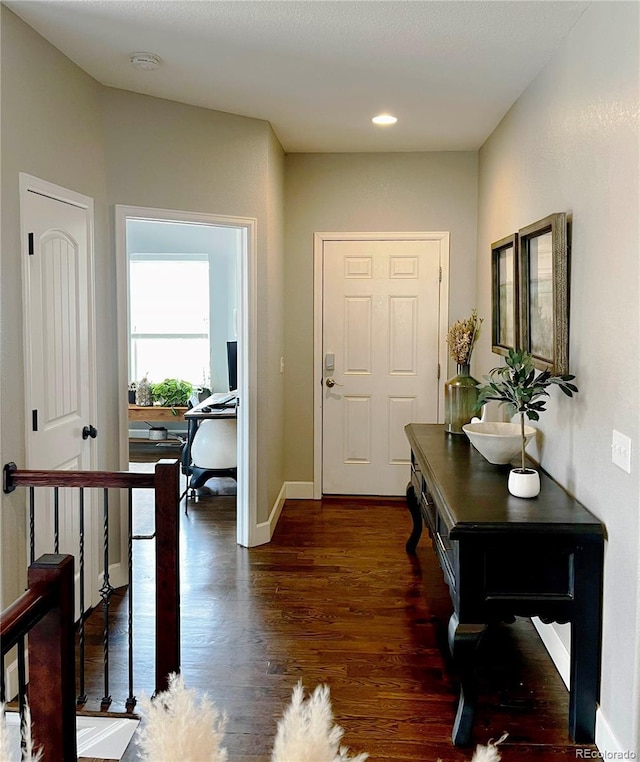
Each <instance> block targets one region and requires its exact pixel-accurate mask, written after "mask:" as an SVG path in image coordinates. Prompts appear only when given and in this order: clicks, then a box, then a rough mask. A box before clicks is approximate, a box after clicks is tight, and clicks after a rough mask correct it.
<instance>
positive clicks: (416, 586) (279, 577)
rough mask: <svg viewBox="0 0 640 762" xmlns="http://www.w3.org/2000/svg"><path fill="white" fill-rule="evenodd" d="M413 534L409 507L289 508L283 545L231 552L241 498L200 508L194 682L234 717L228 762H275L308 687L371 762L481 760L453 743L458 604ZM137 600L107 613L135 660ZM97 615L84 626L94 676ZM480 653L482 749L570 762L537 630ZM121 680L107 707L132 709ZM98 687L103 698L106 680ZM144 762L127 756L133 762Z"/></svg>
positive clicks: (146, 512)
mask: <svg viewBox="0 0 640 762" xmlns="http://www.w3.org/2000/svg"><path fill="white" fill-rule="evenodd" d="M135 513H136V515H135V521H136V531H138V532H143V531H146V530H148V529H149V526H150V521H151V518H150V505H149V504H148V503H147V502H146V500H142V501H139V502H138V504H136V507H135ZM410 526H411V522H410V519H409V515H408V512H407V510H406V508H405V506H404V502H403V501H400V500H375V501H361V500H351V499H348V498H346V499H325V500H323V501H321V502H320V501H317V502H316V501H303V500H289V501H287V503H286V505H285V508H284V510H283V512H282V515H281V517H280V520H279V523H278V527H277V529H276V532H275V535H274V537H273V539H272V542H271V543H270V544H268V545H265V546H262V547H258V548H253V549H251V550H248V549H245V548H241V547H239V546H237V545H236V543H235V498H234V497H220V496H212V497H208V498H202V499H198V500H197V501H196V502H193V501H189V513H188V515H187V516H185V515H184V514H183V515H182V525H181V531H182V543H181V553H182V565H181V575H182V667H183V674H184V678H185V682H186V684H187V685H188V686H189V687H194V688H197V689H198V690H199V691H203V692H204V691H206V692H207V693H208V694H209V696H210V698H211V699H212V700H213V701H214V702H215V703H216V705H217V706H218V707H219V708H220V709H223V710H224V711H226V713H227V715H228V725H227V733H226V745H227V748H228V750H229V759H230V762H232V761H234V760H235V761H237V762H267V761H268V759H269V755H270V750H271V746H272V741H273V737H274V734H275V730H276V724H277V720H278V718H279V717H280V715H281V713H282V710H283V708H284V707H285V705H286V704H287V703H288V701H289V698H290V694H291V691H292V689H293V687H294V685H295V684H296V682H297V681H298V680H302V681H303V683H304V685H305V686H306V688H307V689H309V690H312V689H313V688H314V687H315V686H316V685H317V684H318V683H328V685H329V686H330V688H331V698H332V703H333V709H334V714H335V718H336V721H337V722H338V723H339V724H340V725H341V726H342V727H343V728H345V731H346V732H345V736H344V743H345V744H346V745H348V746H349V747H350V748H351V749H352V750H353V751H354V752H355V751H367V752H369V754H370V759H371V760H394V761H395V762H404V761H405V760H406V761H409V760H414V761H416V760H419V761H423V762H427V761H430V760H433V761H434V762H435V760H437V759H438V758H440V759H442V760H443V762H454V761H460V760H468V759H470V758H471V755H472V751H473V750H472V749H465V750H460V749H456V748H455V747H453V746H452V744H451V741H450V733H451V726H452V723H453V719H454V714H455V708H456V699H457V684H456V679H455V675H454V674H453V672H452V669H451V665H450V663H449V661H448V659H447V657H446V625H447V620H448V617H449V614H450V612H451V605H450V602H449V598H448V591H447V588H446V587H445V585H444V582H443V581H442V575H441V572H440V570H439V567H438V566H437V562H436V559H435V556H434V554H433V552H432V551H431V549H430V547H429V544H428V539H427V538H426V537H425V538H423V540H422V542H421V546H422V547H420V548H419V553H418V556H417V558H415V559H412V558H411V557H409V556H407V554H406V553H405V551H404V544H405V541H406V539H407V537H408V534H409V531H410ZM152 550H153V549H152V543H150V542H142V541H141V542H139V543H137V544H136V548H135V559H134V566H135V568H136V575H135V576H136V581H135V584H134V590H133V595H134V605H135V612H136V613H135V651H136V672H135V674H136V693H137V694H138V695H140V693H141V692H142V691H144V692H146V693H147V694H149V693H150V692H151V691H152V688H153V685H152V674H153V667H152V648H153V640H152V624H153V619H152V617H153V584H152V579H151V577H150V568H151V558H152ZM127 595H128V593H127V592H126V591H122V592H119V593H118V594H117V596H116V597H115V601H114V605H113V606H112V612H111V614H112V621H113V635H112V646H113V647H114V648H115V647H118V648H120V647H122V648H123V649H125V648H126V599H127ZM100 616H101V615H100V613H99V612H96V613H94V614H93V615H92V617H91V619H90V621H89V627H88V642H89V646H88V648H89V651H90V653H91V656H90V662H91V663H92V664H94V665H96V666H101V659H102V657H101V652H100V650H99V645H100V635H99V627H100ZM479 650H480V653H479V658H478V678H479V682H480V699H479V706H478V711H477V716H476V722H475V729H474V743H486V742H487V741H488V740H489V739H491V738H493V739H497V738H498V737H500V736H501V735H502V734H503V733H504V732H508V733H509V737H508V740H507V741H506V742H505V743H504V744H503V745H502V747H501V749H502V758H503V760H504V762H510V761H511V760H513V761H515V760H532V762H533V761H544V760H549V761H551V760H561V759H567V760H568V759H575V758H576V748H577V747H575V746H574V745H573V744H572V743H571V742H570V740H569V737H568V732H567V711H568V694H567V691H566V689H565V687H564V685H563V683H562V681H561V679H560V677H559V676H558V674H557V673H556V671H555V669H554V667H553V665H552V663H551V660H550V658H549V656H548V655H547V653H546V651H545V649H544V647H543V646H542V644H541V642H540V640H539V638H538V636H537V634H536V632H535V630H534V628H533V626H532V625H531V623H530V622H529V621H528V620H518V621H517V622H516V623H515V624H514V625H509V626H507V625H505V626H499V627H496V628H494V629H493V630H491V631H490V632H489V634H488V635H487V636H486V637H485V639H484V640H483V642H482V644H481V646H480V649H479ZM123 653H124V651H123ZM96 672H97V670H96ZM110 680H111V685H110V692H111V694H112V696H113V700H114V701H113V706H112V708H113V709H114V710H122V709H123V704H124V699H125V697H126V695H127V687H126V662H125V660H124V658H120V657H117V658H115V657H114V658H112V663H111V674H110ZM87 688H88V692H89V695H90V696H91V697H93V698H94V699H99V697H100V696H102V686H101V684H100V682H99V680H98V679H97V677H96V675H94V674H91V675H90V676H89V678H88V682H87ZM96 703H97V702H96ZM88 707H89V708H93V707H92V706H91V702H90V703H89V705H88ZM135 758H136V756H135V751H134V750H133V749H130V750H129V751H128V752H127V755H126V756H125V760H134V759H135ZM158 762H174V760H158ZM175 762H178V760H175ZM292 762H295V760H292Z"/></svg>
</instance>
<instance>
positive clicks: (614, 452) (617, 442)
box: [611, 429, 631, 474]
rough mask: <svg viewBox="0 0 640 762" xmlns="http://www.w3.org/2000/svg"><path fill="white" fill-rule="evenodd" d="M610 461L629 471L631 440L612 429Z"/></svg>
mask: <svg viewBox="0 0 640 762" xmlns="http://www.w3.org/2000/svg"><path fill="white" fill-rule="evenodd" d="M611 461H612V462H613V463H614V464H615V465H616V466H618V468H621V469H622V470H623V471H626V472H627V473H628V474H630V473H631V440H630V439H629V437H627V436H625V435H624V434H621V433H620V432H619V431H616V430H615V429H614V430H613V439H612V442H611Z"/></svg>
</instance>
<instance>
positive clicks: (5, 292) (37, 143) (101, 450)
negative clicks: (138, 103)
mask: <svg viewBox="0 0 640 762" xmlns="http://www.w3.org/2000/svg"><path fill="white" fill-rule="evenodd" d="M0 13H1V14H2V47H1V50H2V81H1V87H2V90H1V92H2V123H1V140H2V143H1V150H2V261H1V274H0V289H1V302H2V337H1V338H2V343H1V347H2V357H1V360H0V390H1V392H0V394H1V398H0V399H1V409H0V415H1V416H2V447H1V450H2V457H3V462H4V461H8V460H14V461H15V462H16V463H18V464H21V465H22V466H23V467H24V462H25V460H24V459H25V438H24V431H25V422H24V395H23V386H24V367H23V356H22V353H23V342H22V338H23V337H22V289H21V283H22V271H21V258H20V247H21V241H20V225H19V221H20V209H19V196H18V173H19V172H27V173H29V174H32V175H36V176H37V177H40V178H43V179H45V180H48V181H50V182H53V183H56V184H58V185H62V186H64V187H67V188H70V189H72V190H74V191H77V192H79V193H84V194H85V195H87V196H91V197H92V198H93V199H94V201H95V223H96V224H95V232H96V235H95V243H96V245H95V256H96V279H97V281H98V283H101V284H104V283H110V280H111V269H112V262H111V260H110V254H109V248H108V246H107V223H106V206H105V170H104V154H103V141H102V124H101V121H100V103H99V91H100V86H99V85H98V84H97V83H96V82H95V81H94V80H93V79H91V78H90V77H88V76H87V75H86V74H84V72H82V71H81V70H80V69H78V68H77V67H76V66H75V65H74V64H73V63H71V61H69V60H68V59H67V58H65V57H64V56H63V55H61V54H60V52H59V51H58V50H56V49H55V48H54V47H52V46H51V45H50V44H49V43H48V42H46V41H45V40H44V39H43V38H42V37H40V36H39V35H38V34H36V33H35V32H34V31H33V30H32V29H31V28H30V27H29V26H27V25H26V24H24V23H23V22H22V21H21V20H20V19H18V18H17V16H15V15H14V14H13V13H11V12H10V11H8V10H7V8H6V7H4V6H2V7H1V8H0ZM114 298H115V297H114V294H113V293H112V292H111V290H110V289H109V288H98V289H96V302H97V304H96V308H97V312H98V315H105V314H114ZM97 342H98V377H99V387H98V390H99V396H98V422H97V426H98V430H99V431H100V437H99V439H98V461H99V466H100V467H101V468H105V467H109V466H115V465H117V456H116V451H115V446H116V431H115V426H114V423H113V421H115V420H116V418H115V416H114V414H113V413H114V411H115V402H114V401H113V400H114V395H113V394H112V393H109V390H111V389H113V388H115V383H116V374H115V365H114V363H113V354H112V348H113V347H114V344H115V327H114V326H113V325H112V323H111V321H104V320H100V321H98V336H97ZM1 499H2V505H1V510H0V521H1V522H2V524H1V536H2V601H3V603H5V604H6V603H7V602H9V601H11V600H13V598H15V596H16V595H17V594H18V593H20V592H22V589H23V586H24V581H25V578H26V555H25V549H26V538H25V514H24V493H23V492H21V491H20V490H18V491H16V492H15V493H14V494H12V495H9V496H5V495H2V498H1Z"/></svg>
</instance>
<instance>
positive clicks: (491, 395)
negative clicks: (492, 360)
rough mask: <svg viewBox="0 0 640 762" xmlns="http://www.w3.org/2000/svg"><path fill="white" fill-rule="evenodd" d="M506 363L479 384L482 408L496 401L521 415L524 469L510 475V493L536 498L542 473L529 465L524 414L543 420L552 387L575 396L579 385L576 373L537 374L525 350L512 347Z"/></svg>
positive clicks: (513, 412)
mask: <svg viewBox="0 0 640 762" xmlns="http://www.w3.org/2000/svg"><path fill="white" fill-rule="evenodd" d="M505 363H506V364H505V365H501V366H500V367H498V368H493V369H492V370H491V371H489V376H485V378H486V381H487V383H485V384H481V385H479V386H478V407H481V406H482V405H484V404H485V403H486V402H489V401H490V400H495V401H496V402H499V403H500V404H501V405H506V406H507V409H508V411H509V413H510V415H515V414H516V413H519V414H520V431H521V433H522V446H521V462H520V468H514V469H512V470H511V473H510V474H509V485H508V486H509V492H511V494H512V495H515V496H516V497H535V496H536V495H538V494H539V492H540V475H539V474H538V472H537V471H536V470H535V469H533V468H527V466H526V460H525V453H524V449H525V446H526V444H527V441H526V437H525V427H524V417H525V415H526V416H527V418H528V419H529V420H530V421H538V420H539V419H540V413H542V412H544V411H545V410H546V404H547V400H546V399H545V398H546V397H548V396H549V391H548V390H549V387H551V386H554V385H556V386H559V387H560V390H561V391H562V392H563V393H564V394H566V395H567V397H573V395H574V394H576V393H577V391H578V387H577V386H576V385H575V384H572V383H571V381H573V380H574V378H575V376H572V375H570V374H565V375H562V376H557V375H553V374H552V373H551V372H550V371H548V370H543V371H540V372H539V373H538V374H536V370H535V368H534V367H533V360H532V357H531V355H530V354H529V353H528V352H525V351H515V350H513V349H510V350H509V354H508V356H507V357H506V358H505Z"/></svg>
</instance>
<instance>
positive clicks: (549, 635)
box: [531, 617, 571, 689]
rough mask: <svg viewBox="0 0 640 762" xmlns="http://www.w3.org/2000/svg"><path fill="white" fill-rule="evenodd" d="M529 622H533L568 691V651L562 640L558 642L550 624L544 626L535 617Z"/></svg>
mask: <svg viewBox="0 0 640 762" xmlns="http://www.w3.org/2000/svg"><path fill="white" fill-rule="evenodd" d="M531 621H532V622H533V626H534V627H535V628H536V630H537V631H538V635H540V639H541V640H542V642H543V643H544V647H545V648H546V649H547V651H548V652H549V656H551V660H552V661H553V663H554V664H555V667H556V669H557V670H558V672H559V673H560V677H561V678H562V680H563V682H564V684H565V685H566V686H567V689H570V686H569V682H570V679H571V678H570V674H571V669H570V658H569V651H568V650H567V647H566V646H565V644H564V643H563V642H562V640H560V636H559V635H558V633H557V632H556V630H555V628H554V626H553V625H552V624H545V623H544V622H541V621H540V620H539V619H538V618H537V617H534V618H533V619H532V620H531Z"/></svg>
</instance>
